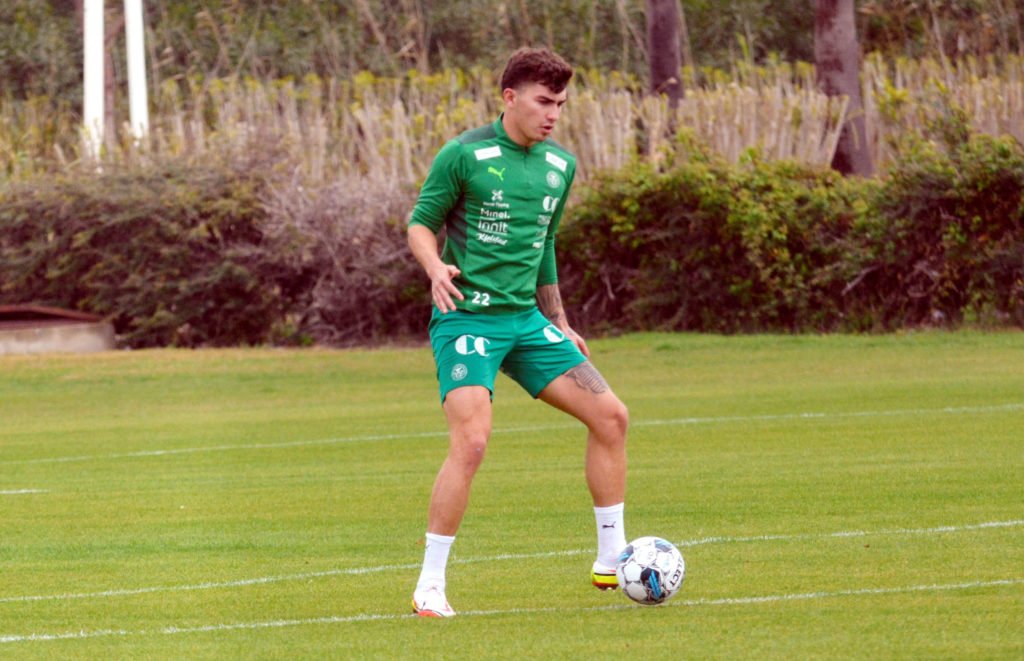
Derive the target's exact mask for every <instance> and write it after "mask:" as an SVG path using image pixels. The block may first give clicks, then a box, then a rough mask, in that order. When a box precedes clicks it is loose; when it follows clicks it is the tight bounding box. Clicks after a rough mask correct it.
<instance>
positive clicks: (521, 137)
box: [501, 112, 537, 149]
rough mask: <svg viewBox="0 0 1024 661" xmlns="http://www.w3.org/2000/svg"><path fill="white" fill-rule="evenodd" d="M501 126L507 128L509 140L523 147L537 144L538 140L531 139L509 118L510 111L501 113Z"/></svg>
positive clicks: (506, 132)
mask: <svg viewBox="0 0 1024 661" xmlns="http://www.w3.org/2000/svg"><path fill="white" fill-rule="evenodd" d="M501 126H502V128H504V129H505V134H506V135H507V136H508V138H509V140H511V141H512V142H514V143H516V144H517V145H519V146H520V147H522V148H523V149H529V148H530V147H532V146H534V145H535V144H537V141H536V140H530V138H528V137H527V136H526V135H525V134H524V133H523V131H521V130H520V129H519V127H518V126H517V125H516V123H515V122H514V121H513V120H512V119H510V118H509V115H508V113H507V112H506V113H502V115H501Z"/></svg>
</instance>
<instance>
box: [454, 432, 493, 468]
mask: <svg viewBox="0 0 1024 661" xmlns="http://www.w3.org/2000/svg"><path fill="white" fill-rule="evenodd" d="M488 436H489V434H488V433H487V432H486V431H485V430H477V431H464V432H462V433H461V434H460V436H459V438H458V439H456V440H455V443H454V444H453V446H452V451H453V452H452V454H454V455H455V458H456V460H457V461H458V462H459V464H460V465H461V466H462V468H463V469H464V470H466V471H467V472H469V473H470V474H472V473H475V472H476V469H477V468H479V467H480V464H481V462H483V460H484V454H485V453H486V452H487V438H488Z"/></svg>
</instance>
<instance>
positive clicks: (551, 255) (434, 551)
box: [408, 48, 629, 617]
mask: <svg viewBox="0 0 1024 661" xmlns="http://www.w3.org/2000/svg"><path fill="white" fill-rule="evenodd" d="M572 74H573V71H572V68H571V67H570V66H569V65H568V64H567V63H566V62H565V60H563V59H562V58H561V57H559V56H558V55H556V54H555V53H552V52H551V51H548V50H546V49H531V48H523V49H520V50H517V51H516V52H515V53H513V54H512V56H511V57H510V58H509V60H508V63H507V65H506V67H505V71H504V73H503V74H502V77H501V97H502V100H503V102H504V112H503V113H502V114H501V115H500V116H499V117H498V119H497V120H496V121H494V122H493V123H491V124H488V125H486V126H482V127H480V128H478V129H475V130H471V131H467V132H466V133H463V134H462V135H460V136H459V137H457V138H455V139H454V140H451V141H450V142H448V143H447V144H446V145H444V147H442V149H441V150H440V151H439V152H438V154H437V156H436V158H435V159H434V163H433V165H432V166H431V169H430V172H429V174H428V175H427V179H426V181H425V182H424V184H423V188H422V190H421V191H420V195H419V199H418V200H417V202H416V205H415V207H414V209H413V211H412V213H411V214H410V217H409V228H408V238H409V247H410V248H411V249H412V253H413V255H414V256H415V257H416V260H417V261H418V262H419V263H420V265H421V266H422V267H423V270H424V271H426V274H427V276H428V277H429V278H430V291H431V297H432V299H433V304H434V309H433V314H432V316H431V320H430V324H429V332H430V343H431V346H432V348H433V352H434V360H435V362H436V365H437V378H438V381H439V383H440V395H441V402H442V406H443V408H444V413H445V416H446V418H447V421H448V431H449V448H448V456H447V458H446V459H445V461H444V463H443V464H442V466H441V469H440V471H439V472H438V475H437V479H436V480H435V482H434V488H433V492H432V494H431V498H430V509H429V511H428V518H427V534H426V551H425V553H424V560H423V569H422V571H421V573H420V578H419V581H418V583H417V585H416V589H415V591H414V593H413V599H412V601H413V608H414V610H415V611H416V612H417V613H418V614H420V615H422V616H426V617H451V616H453V615H455V611H454V610H453V609H452V608H451V606H450V605H449V604H448V601H447V599H446V598H445V567H446V565H447V562H448V553H449V551H450V549H451V545H452V543H453V542H454V541H455V533H456V531H457V530H458V528H459V524H460V523H461V521H462V517H463V514H464V513H465V511H466V506H467V504H468V502H469V493H470V485H471V483H472V481H473V476H474V474H475V473H476V471H477V468H478V467H479V466H480V462H481V460H482V459H483V456H484V451H485V449H486V448H487V441H488V438H489V437H490V434H491V402H492V399H493V393H494V380H495V377H496V376H497V372H498V370H499V369H500V370H501V371H502V372H504V373H505V374H507V375H508V376H509V377H511V378H512V379H513V380H515V381H516V382H518V383H519V385H520V386H522V387H523V388H524V389H525V390H526V391H527V392H528V393H530V395H531V396H533V397H534V398H537V399H540V400H541V401H543V402H545V403H547V404H549V405H551V406H553V407H555V408H557V409H560V410H562V411H564V412H566V413H568V414H569V415H572V416H574V417H576V418H578V419H579V420H580V421H581V422H583V423H584V424H585V425H586V427H587V447H586V460H585V461H586V479H587V486H588V488H589V489H590V494H591V497H592V499H593V503H594V514H595V518H596V524H597V541H598V551H597V559H596V560H595V561H594V564H593V567H592V572H591V580H592V582H593V584H594V585H595V586H597V587H598V588H601V589H608V588H615V587H616V586H617V585H618V583H617V581H616V578H615V562H616V558H617V557H618V554H619V552H620V551H621V550H622V549H623V548H624V547H625V546H626V537H625V531H624V530H623V503H624V500H625V491H626V428H627V426H628V424H629V415H628V412H627V410H626V407H625V406H624V405H623V403H622V402H621V401H620V400H619V398H618V397H616V396H615V394H614V393H613V392H612V390H611V389H610V388H609V387H608V383H607V382H606V381H605V379H604V377H602V376H601V374H600V373H599V372H598V371H597V369H596V368H595V367H594V366H593V365H592V364H591V363H590V361H589V360H588V358H589V356H590V351H589V350H588V348H587V343H586V342H585V341H584V340H583V338H582V337H581V336H580V335H578V334H577V333H576V332H575V331H573V329H572V328H570V327H569V323H568V320H567V318H566V315H565V310H564V309H563V308H562V299H561V295H560V293H559V289H558V273H557V269H556V264H555V232H556V230H557V229H558V224H559V221H560V220H561V217H562V212H563V211H564V209H565V203H566V199H567V198H568V197H569V188H570V186H572V182H573V177H574V175H575V173H576V160H575V157H573V155H572V154H570V153H569V152H567V151H566V150H565V149H563V148H562V147H561V146H559V145H558V144H557V143H555V142H553V141H552V140H551V139H550V138H549V136H550V135H551V132H552V130H553V129H554V128H555V124H556V122H557V121H558V118H559V116H560V115H561V112H562V107H563V105H564V104H565V102H566V99H567V96H568V92H567V91H566V86H567V85H568V83H569V79H570V78H571V77H572ZM442 227H444V228H445V230H446V231H447V235H446V239H445V243H444V248H443V250H442V251H441V254H440V255H438V249H437V238H436V235H437V233H438V232H439V231H440V230H441V228H442ZM509 497H510V498H514V497H515V495H514V494H509Z"/></svg>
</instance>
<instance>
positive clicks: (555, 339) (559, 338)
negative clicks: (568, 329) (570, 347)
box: [544, 325, 565, 344]
mask: <svg viewBox="0 0 1024 661" xmlns="http://www.w3.org/2000/svg"><path fill="white" fill-rule="evenodd" d="M544 337H546V338H548V342H551V343H552V344H558V343H559V342H564V341H565V333H563V332H562V331H560V330H558V329H557V328H555V327H554V326H551V325H549V326H548V327H547V328H545V329H544Z"/></svg>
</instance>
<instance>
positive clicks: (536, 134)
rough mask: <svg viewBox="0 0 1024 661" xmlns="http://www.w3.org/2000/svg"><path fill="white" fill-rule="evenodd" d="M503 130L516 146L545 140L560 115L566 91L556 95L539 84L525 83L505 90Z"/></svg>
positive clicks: (566, 95) (503, 95)
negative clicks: (516, 87)
mask: <svg viewBox="0 0 1024 661" xmlns="http://www.w3.org/2000/svg"><path fill="white" fill-rule="evenodd" d="M502 98H503V99H504V100H505V122H504V126H505V131H507V132H508V135H509V137H510V138H512V139H513V140H514V141H515V142H517V143H518V144H520V145H522V146H524V147H529V146H531V145H534V144H536V143H538V142H543V141H545V140H547V139H548V136H550V135H551V132H552V131H553V130H554V129H555V123H556V122H557V121H558V118H559V117H560V116H561V114H562V106H563V105H565V101H566V99H567V98H568V92H567V91H566V90H562V91H561V92H558V93H557V94H556V93H555V92H552V91H551V89H550V88H549V87H548V86H547V85H544V84H542V83H527V84H525V85H522V86H521V87H519V88H518V89H511V88H510V89H506V90H505V91H504V92H503V93H502Z"/></svg>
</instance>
